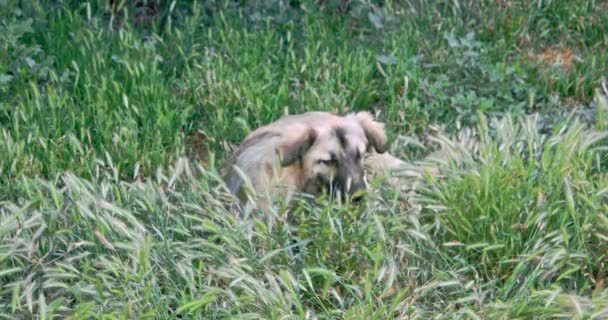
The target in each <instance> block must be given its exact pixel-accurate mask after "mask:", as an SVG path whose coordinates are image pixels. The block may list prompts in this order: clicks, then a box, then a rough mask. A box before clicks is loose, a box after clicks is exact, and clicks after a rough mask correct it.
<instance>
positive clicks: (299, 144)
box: [277, 128, 317, 167]
mask: <svg viewBox="0 0 608 320" xmlns="http://www.w3.org/2000/svg"><path fill="white" fill-rule="evenodd" d="M316 139H317V132H316V131H315V130H314V129H312V128H308V129H305V130H302V131H301V134H298V135H296V136H294V137H290V138H289V139H287V141H285V142H283V143H281V146H280V147H279V149H278V150H277V152H279V156H280V157H282V158H281V166H283V167H286V166H289V165H291V164H293V163H294V162H296V161H297V160H299V159H301V158H302V156H303V155H304V154H305V153H306V152H307V151H308V149H310V147H311V146H312V145H313V144H314V143H315V140H316Z"/></svg>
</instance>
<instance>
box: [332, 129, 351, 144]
mask: <svg viewBox="0 0 608 320" xmlns="http://www.w3.org/2000/svg"><path fill="white" fill-rule="evenodd" d="M334 134H335V135H336V137H337V138H338V141H340V146H341V147H342V149H346V147H347V146H348V140H346V130H345V129H344V128H342V127H337V128H335V129H334Z"/></svg>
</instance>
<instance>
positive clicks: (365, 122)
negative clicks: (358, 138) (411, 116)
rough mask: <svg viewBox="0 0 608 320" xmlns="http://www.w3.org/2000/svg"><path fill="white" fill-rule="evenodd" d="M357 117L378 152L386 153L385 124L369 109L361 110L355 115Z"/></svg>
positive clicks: (371, 144)
mask: <svg viewBox="0 0 608 320" xmlns="http://www.w3.org/2000/svg"><path fill="white" fill-rule="evenodd" d="M355 118H356V119H357V120H358V121H359V124H361V127H362V128H363V131H365V136H366V137H367V140H368V141H369V143H370V146H373V147H374V149H376V151H377V152H378V153H384V151H386V148H387V138H386V132H385V131H384V124H383V123H380V122H377V121H375V120H374V117H373V116H372V114H371V113H369V112H367V111H362V112H359V113H357V114H356V115H355Z"/></svg>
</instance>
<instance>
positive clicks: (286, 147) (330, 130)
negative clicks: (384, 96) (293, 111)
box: [223, 112, 387, 202]
mask: <svg viewBox="0 0 608 320" xmlns="http://www.w3.org/2000/svg"><path fill="white" fill-rule="evenodd" d="M386 143H387V139H386V134H385V131H384V125H383V124H382V123H379V122H376V121H375V120H374V119H373V117H372V115H371V114H370V113H368V112H359V113H357V114H351V115H347V116H344V117H342V116H337V115H333V114H331V113H326V112H308V113H304V114H299V115H290V116H284V117H282V118H280V119H279V120H278V121H276V122H273V123H271V124H268V125H266V126H263V127H260V128H258V129H257V130H255V131H253V132H252V133H251V134H249V136H247V138H245V140H244V141H243V142H242V143H241V144H240V146H239V147H238V148H237V150H236V152H235V154H234V158H233V160H232V162H231V163H229V165H228V166H227V167H226V168H225V170H224V174H223V179H224V181H225V182H226V185H227V187H228V190H229V191H230V192H231V193H233V194H235V195H237V196H238V197H239V199H240V200H241V201H242V202H248V201H252V200H253V201H254V202H256V200H255V199H253V198H252V196H253V195H254V194H258V195H271V196H274V195H277V194H280V195H281V196H283V197H286V196H288V195H290V194H292V193H294V192H303V193H308V194H312V195H320V194H322V193H323V192H337V193H339V194H341V195H342V196H345V195H351V196H353V195H356V194H357V193H358V192H359V191H362V190H364V189H365V188H366V181H365V172H364V164H363V162H364V159H365V157H366V155H368V154H370V153H383V152H384V151H385V149H386ZM252 191H253V192H252Z"/></svg>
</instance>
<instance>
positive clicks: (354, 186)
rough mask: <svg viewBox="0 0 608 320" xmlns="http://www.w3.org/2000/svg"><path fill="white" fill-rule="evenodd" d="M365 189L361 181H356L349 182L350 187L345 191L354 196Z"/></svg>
mask: <svg viewBox="0 0 608 320" xmlns="http://www.w3.org/2000/svg"><path fill="white" fill-rule="evenodd" d="M365 187H366V186H365V182H364V181H363V179H358V180H356V181H351V183H350V186H349V187H348V188H347V190H348V193H350V194H355V193H357V192H360V191H364V190H365V189H366V188H365Z"/></svg>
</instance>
